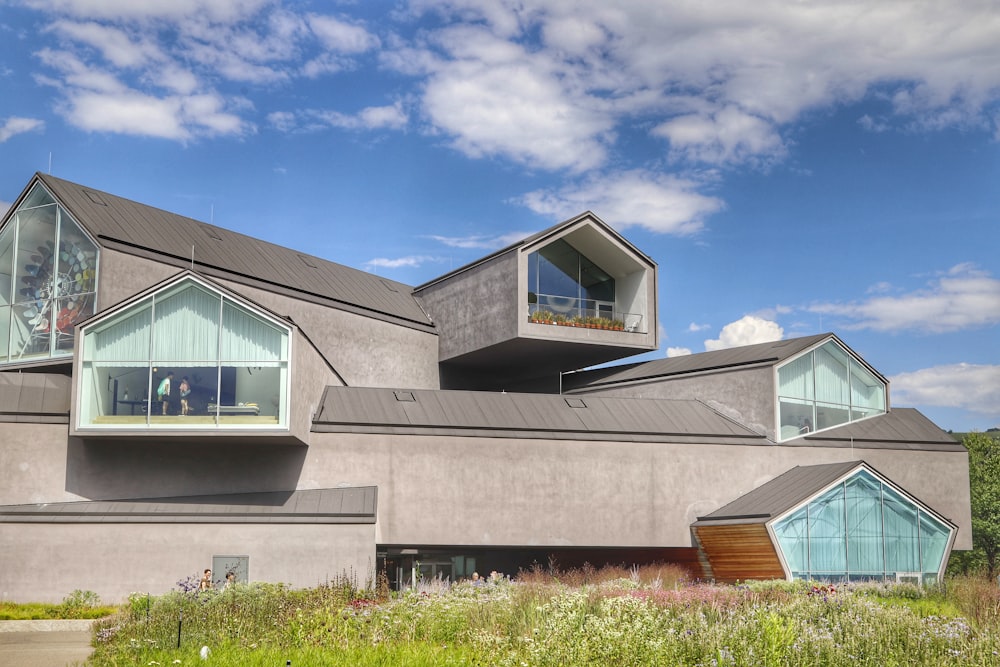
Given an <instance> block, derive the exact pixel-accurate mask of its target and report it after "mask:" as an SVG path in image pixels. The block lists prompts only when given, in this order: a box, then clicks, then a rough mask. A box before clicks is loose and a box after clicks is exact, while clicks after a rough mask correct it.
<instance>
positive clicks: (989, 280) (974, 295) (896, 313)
mask: <svg viewBox="0 0 1000 667" xmlns="http://www.w3.org/2000/svg"><path fill="white" fill-rule="evenodd" d="M887 289H888V286H887V285H886V284H885V283H880V284H879V285H878V291H879V292H880V293H879V294H877V295H875V296H872V297H870V298H868V299H866V300H861V301H851V302H848V303H820V304H814V305H812V306H809V307H808V308H807V310H809V311H810V312H814V313H820V314H822V315H833V316H835V317H839V318H841V319H842V320H843V323H842V324H841V326H842V327H843V328H845V329H872V330H874V331H904V330H915V331H923V332H928V333H944V332H949V331H961V330H963V329H974V328H979V327H986V326H993V325H995V324H997V323H1000V280H998V279H996V278H993V277H992V276H991V275H990V274H989V273H988V272H986V271H981V270H978V269H976V268H975V267H974V266H972V265H971V264H959V265H957V266H954V267H952V268H951V269H949V270H948V271H947V272H945V273H944V274H943V275H940V276H936V277H935V278H933V279H932V280H930V281H929V282H928V283H927V285H926V286H925V287H924V288H923V289H919V290H915V291H912V292H909V293H905V294H901V295H898V296H892V295H885V294H882V293H884V292H885V291H887Z"/></svg>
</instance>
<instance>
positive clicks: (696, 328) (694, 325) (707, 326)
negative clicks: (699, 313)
mask: <svg viewBox="0 0 1000 667" xmlns="http://www.w3.org/2000/svg"><path fill="white" fill-rule="evenodd" d="M711 328H712V325H711V324H698V323H697V322H692V323H691V324H689V325H688V328H687V330H688V331H689V332H691V333H697V332H698V331H704V330H705V329H711Z"/></svg>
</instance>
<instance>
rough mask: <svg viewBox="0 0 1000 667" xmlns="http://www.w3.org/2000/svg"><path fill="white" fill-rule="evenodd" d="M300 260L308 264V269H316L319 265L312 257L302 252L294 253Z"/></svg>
mask: <svg viewBox="0 0 1000 667" xmlns="http://www.w3.org/2000/svg"><path fill="white" fill-rule="evenodd" d="M295 254H296V255H298V256H299V259H301V260H302V263H303V264H305V265H306V266H308V267H309V268H310V269H318V268H319V267H318V266H316V265H315V264H314V263H313V260H312V257H310V256H309V255H303V254H302V253H295Z"/></svg>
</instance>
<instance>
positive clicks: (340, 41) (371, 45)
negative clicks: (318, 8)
mask: <svg viewBox="0 0 1000 667" xmlns="http://www.w3.org/2000/svg"><path fill="white" fill-rule="evenodd" d="M306 20H307V21H308V23H309V28H310V29H311V30H312V31H313V33H314V34H315V35H316V36H317V37H318V38H319V40H320V42H322V44H323V46H325V47H326V48H327V49H330V50H331V51H336V52H338V53H363V52H365V51H368V50H370V49H375V48H378V46H379V39H378V37H377V36H376V35H373V34H371V33H370V32H368V31H367V30H366V29H365V28H364V27H362V26H360V25H356V24H353V23H347V22H345V21H341V20H339V19H336V18H334V17H332V16H321V15H319V14H310V15H309V16H307V17H306Z"/></svg>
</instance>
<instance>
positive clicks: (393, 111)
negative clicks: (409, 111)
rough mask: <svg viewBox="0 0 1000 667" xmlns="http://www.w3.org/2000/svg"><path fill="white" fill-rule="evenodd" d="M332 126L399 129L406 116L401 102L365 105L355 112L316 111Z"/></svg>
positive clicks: (359, 128)
mask: <svg viewBox="0 0 1000 667" xmlns="http://www.w3.org/2000/svg"><path fill="white" fill-rule="evenodd" d="M316 116H317V117H318V118H321V119H323V120H324V121H325V122H327V123H329V124H330V125H332V126H333V127H340V128H344V129H346V130H380V129H388V130H401V129H403V128H404V127H406V124H407V122H408V120H409V119H408V118H407V115H406V112H405V111H404V110H403V106H402V104H399V103H396V104H393V105H389V106H381V107H367V108H365V109H362V110H361V111H359V112H358V113H356V114H353V115H350V114H344V113H340V112H337V111H326V112H316Z"/></svg>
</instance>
